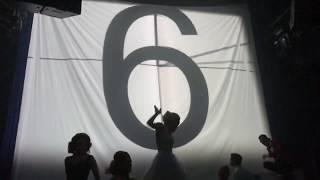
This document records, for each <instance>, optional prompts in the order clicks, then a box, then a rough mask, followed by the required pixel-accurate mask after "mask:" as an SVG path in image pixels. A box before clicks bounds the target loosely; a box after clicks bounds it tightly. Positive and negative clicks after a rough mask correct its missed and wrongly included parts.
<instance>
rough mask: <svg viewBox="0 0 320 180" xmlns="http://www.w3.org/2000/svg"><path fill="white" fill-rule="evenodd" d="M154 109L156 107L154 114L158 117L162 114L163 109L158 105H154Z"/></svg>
mask: <svg viewBox="0 0 320 180" xmlns="http://www.w3.org/2000/svg"><path fill="white" fill-rule="evenodd" d="M153 107H154V114H156V115H159V114H161V108H158V107H157V106H156V105H154V106H153Z"/></svg>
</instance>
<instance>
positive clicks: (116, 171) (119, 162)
mask: <svg viewBox="0 0 320 180" xmlns="http://www.w3.org/2000/svg"><path fill="white" fill-rule="evenodd" d="M131 162H132V161H131V157H130V155H129V154H128V153H127V152H125V151H118V152H116V153H115V154H114V156H113V160H112V161H111V163H110V166H109V168H108V169H107V170H106V174H112V178H111V180H134V179H133V178H131V177H130V172H131V167H132V163H131Z"/></svg>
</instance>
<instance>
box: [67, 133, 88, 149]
mask: <svg viewBox="0 0 320 180" xmlns="http://www.w3.org/2000/svg"><path fill="white" fill-rule="evenodd" d="M91 145H92V144H91V141H90V137H89V136H88V135H87V134H86V133H78V134H76V135H74V136H73V137H72V139H71V141H70V142H69V145H68V152H69V153H73V154H79V153H86V152H88V151H89V149H90V147H91Z"/></svg>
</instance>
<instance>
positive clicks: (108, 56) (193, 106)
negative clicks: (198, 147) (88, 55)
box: [103, 6, 208, 149]
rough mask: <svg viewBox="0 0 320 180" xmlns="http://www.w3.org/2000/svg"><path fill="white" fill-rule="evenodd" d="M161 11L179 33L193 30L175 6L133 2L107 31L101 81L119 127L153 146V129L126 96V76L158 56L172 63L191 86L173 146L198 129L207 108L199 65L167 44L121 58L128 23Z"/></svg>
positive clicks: (181, 142) (138, 141)
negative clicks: (187, 106)
mask: <svg viewBox="0 0 320 180" xmlns="http://www.w3.org/2000/svg"><path fill="white" fill-rule="evenodd" d="M152 14H162V15H165V16H167V17H169V18H170V19H171V20H173V21H174V22H175V23H176V24H177V25H178V27H179V29H180V31H181V33H182V34H190V35H192V34H196V30H195V28H194V26H193V24H192V22H191V21H190V20H189V19H188V17H187V16H185V15H184V14H183V13H182V12H181V11H180V10H178V9H175V8H165V7H154V6H134V7H130V8H127V9H125V10H123V11H122V12H120V13H119V14H117V15H116V16H115V18H114V19H113V20H112V22H111V24H110V26H109V29H108V31H107V33H106V37H105V42H104V51H103V83H104V84H103V85H104V94H105V98H106V103H107V106H108V110H109V113H110V115H111V118H112V120H113V121H114V123H115V125H116V126H117V127H118V128H119V130H120V131H121V132H122V133H123V134H124V135H125V136H126V137H127V138H128V139H130V140H131V141H133V142H134V143H136V144H138V145H140V146H143V147H145V148H150V149H156V144H155V139H154V132H153V131H152V130H150V129H148V128H147V127H145V126H144V125H143V124H141V123H140V121H139V120H138V119H137V117H136V116H135V114H134V113H133V111H132V109H131V106H130V103H129V98H128V90H127V88H128V80H129V76H130V73H131V71H132V70H133V68H134V67H135V66H137V65H138V64H139V63H141V62H143V61H146V60H151V59H160V60H166V61H169V62H171V63H173V64H175V65H176V66H177V67H178V68H179V69H180V70H181V71H182V72H183V73H184V75H185V76H186V79H187V80H188V83H189V87H190V94H191V101H190V111H189V113H188V115H187V117H186V119H185V120H184V122H183V123H182V124H181V125H180V126H179V128H178V129H177V131H176V132H175V133H174V136H175V137H174V138H175V147H179V146H182V145H185V144H187V143H188V142H190V141H191V140H192V139H194V138H195V137H196V136H197V135H198V134H199V133H200V131H201V129H202V127H203V125H204V123H205V120H206V117H207V112H208V89H207V85H206V82H205V79H204V77H203V75H202V73H201V71H200V69H199V68H198V66H197V65H196V64H195V63H194V62H193V61H192V59H190V58H189V57H188V56H187V55H185V54H184V53H182V52H180V51H178V50H176V49H173V48H169V47H155V46H149V47H143V48H140V49H137V50H135V51H133V52H132V53H131V54H129V55H128V56H127V57H126V58H125V59H124V60H123V45H124V40H125V36H126V33H127V30H128V29H129V27H130V25H131V24H132V23H133V22H134V21H135V20H137V19H138V18H140V17H143V16H146V15H152Z"/></svg>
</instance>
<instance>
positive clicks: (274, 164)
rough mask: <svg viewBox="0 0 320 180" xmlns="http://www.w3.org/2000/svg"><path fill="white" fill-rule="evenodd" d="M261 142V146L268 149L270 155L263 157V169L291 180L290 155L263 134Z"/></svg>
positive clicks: (260, 138)
mask: <svg viewBox="0 0 320 180" xmlns="http://www.w3.org/2000/svg"><path fill="white" fill-rule="evenodd" d="M259 141H260V142H261V144H263V145H264V146H266V147H267V151H268V154H264V155H263V156H262V158H263V159H264V162H263V167H264V168H266V169H268V170H270V171H273V172H276V173H278V174H282V175H284V179H290V177H289V176H290V175H289V174H290V171H291V170H292V164H291V160H290V158H289V157H288V155H286V154H285V153H284V151H283V149H282V147H281V145H280V144H279V143H278V142H276V141H275V140H272V139H271V138H269V137H268V136H267V135H265V134H261V135H260V136H259ZM268 159H270V160H268Z"/></svg>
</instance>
